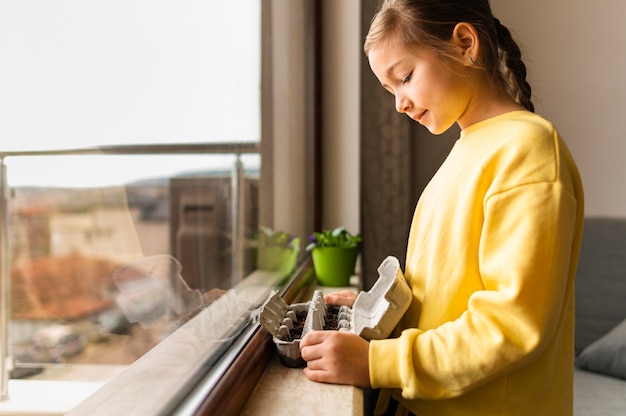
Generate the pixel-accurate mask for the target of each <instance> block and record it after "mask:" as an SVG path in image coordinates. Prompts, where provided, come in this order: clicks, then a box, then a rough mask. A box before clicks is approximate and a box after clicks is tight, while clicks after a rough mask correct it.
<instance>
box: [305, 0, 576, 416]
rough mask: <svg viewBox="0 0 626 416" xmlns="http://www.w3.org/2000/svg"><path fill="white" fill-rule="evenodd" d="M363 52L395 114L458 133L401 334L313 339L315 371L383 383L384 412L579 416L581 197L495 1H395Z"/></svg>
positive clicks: (430, 207)
mask: <svg viewBox="0 0 626 416" xmlns="http://www.w3.org/2000/svg"><path fill="white" fill-rule="evenodd" d="M365 52H366V55H367V57H368V59H369V63H370V66H371V69H372V71H373V72H374V74H375V75H376V77H377V78H378V80H379V81H380V83H381V84H382V86H383V87H384V88H386V89H387V90H388V91H389V92H390V93H391V94H393V95H394V96H395V105H396V109H397V110H398V111H399V112H401V113H405V114H406V115H408V116H409V117H411V118H412V119H413V120H415V121H416V122H418V123H420V124H422V125H423V126H425V127H426V128H428V129H429V130H430V131H431V132H432V133H434V134H439V133H442V132H444V131H446V130H447V129H448V128H450V127H451V126H452V125H453V124H454V123H457V124H458V125H459V127H460V128H461V135H460V137H459V139H458V140H457V142H456V144H455V146H454V148H453V149H452V151H451V152H450V154H449V155H448V157H447V159H446V160H445V162H444V163H443V164H442V166H441V167H440V168H439V170H438V172H437V173H436V175H435V176H434V177H433V179H432V180H431V182H430V183H429V185H428V186H427V187H426V189H425V190H424V192H423V194H422V196H421V198H420V200H419V201H418V204H417V207H416V210H415V215H414V218H413V223H412V225H411V231H410V235H409V242H408V250H407V257H406V267H405V277H406V279H407V281H408V283H409V285H410V287H411V290H412V293H413V298H412V302H411V305H410V307H409V309H408V311H407V312H406V314H405V315H404V316H403V318H402V320H401V322H400V324H399V325H398V327H397V328H396V330H395V331H394V334H393V338H390V339H385V340H378V341H371V342H369V343H368V342H367V341H365V340H363V339H362V338H360V337H358V336H356V335H354V334H350V333H345V332H336V331H319V332H313V333H310V334H308V335H307V336H306V337H304V339H303V340H302V342H301V344H300V347H301V353H302V357H303V358H304V359H305V360H306V361H307V368H306V369H305V370H304V372H305V374H306V376H307V377H308V378H310V379H311V380H315V381H320V382H328V383H340V384H353V385H356V386H361V387H372V388H375V389H378V388H381V389H382V390H381V392H380V397H379V400H378V406H377V412H378V413H380V412H384V411H385V409H386V408H387V405H388V404H389V403H390V401H391V403H393V404H394V407H395V406H398V414H403V413H404V414H406V413H408V412H411V413H413V414H415V415H427V416H432V415H437V416H440V415H471V416H476V415H480V416H486V415H533V416H536V415H542V416H546V415H558V416H563V415H568V414H569V415H571V414H572V412H573V410H572V406H573V397H572V390H573V361H574V360H573V358H574V357H573V356H574V345H573V335H574V275H575V271H576V264H577V260H578V252H579V246H580V241H581V235H582V223H583V190H582V185H581V181H580V177H579V174H578V170H577V168H576V165H575V162H574V160H573V159H572V156H571V155H570V153H569V151H568V150H567V147H566V145H565V143H564V142H563V140H562V139H561V137H560V136H559V133H558V132H557V131H556V129H555V128H554V127H553V126H552V124H550V122H548V121H546V120H545V119H543V118H542V117H540V116H538V115H535V114H534V113H533V111H534V108H533V104H532V102H531V100H530V86H529V85H528V83H527V82H526V79H525V77H526V70H525V66H524V64H523V62H522V60H521V57H520V51H519V48H518V47H517V45H516V44H515V42H514V41H513V39H512V38H511V34H510V32H509V30H508V29H507V28H506V27H504V26H503V25H502V24H501V23H500V22H499V21H498V20H497V19H496V18H494V17H493V15H492V12H491V9H490V6H489V3H488V0H386V1H385V2H384V3H383V5H382V7H381V9H380V10H379V12H378V13H377V15H376V16H375V17H374V19H373V21H372V24H371V27H370V31H369V34H368V36H367V39H366V42H365ZM354 298H355V295H353V294H350V293H347V292H343V293H337V294H335V295H330V296H328V297H327V299H326V301H327V303H329V304H332V303H335V304H345V305H352V303H353V302H354ZM395 401H398V402H399V404H398V403H395Z"/></svg>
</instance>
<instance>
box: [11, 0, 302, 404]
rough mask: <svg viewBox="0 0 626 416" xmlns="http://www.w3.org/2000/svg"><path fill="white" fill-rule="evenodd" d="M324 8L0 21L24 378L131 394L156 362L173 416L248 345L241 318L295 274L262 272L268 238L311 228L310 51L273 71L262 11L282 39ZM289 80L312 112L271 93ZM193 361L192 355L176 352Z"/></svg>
mask: <svg viewBox="0 0 626 416" xmlns="http://www.w3.org/2000/svg"><path fill="white" fill-rule="evenodd" d="M308 4H309V2H308V1H303V2H302V3H298V4H296V3H295V2H291V3H290V2H287V3H285V4H283V5H276V6H272V5H271V2H265V1H263V2H262V1H260V0H237V1H232V2H219V3H207V2H204V1H200V0H197V1H190V2H184V3H180V2H176V1H171V0H160V1H147V0H136V1H116V2H104V3H103V2H97V3H93V2H90V3H85V2H81V1H78V0H59V1H54V2H47V1H27V2H17V3H15V2H11V3H9V4H3V5H2V6H0V37H1V38H3V39H4V41H3V42H2V43H1V44H0V53H1V54H2V56H3V65H2V66H1V68H0V90H1V91H2V94H1V97H0V134H1V135H2V136H3V137H4V138H6V140H3V144H2V147H1V148H0V156H1V159H2V165H3V169H4V173H5V175H3V179H4V180H5V186H6V187H7V188H8V189H9V190H10V193H9V192H6V195H9V194H10V196H11V197H10V198H9V199H8V200H6V201H4V202H5V203H6V206H5V207H4V208H5V211H4V213H5V214H6V215H4V216H3V217H4V219H5V222H6V224H8V227H6V230H7V233H6V236H5V243H6V244H5V245H4V246H3V250H2V251H3V253H4V254H3V256H4V257H3V261H2V264H3V265H4V264H7V265H8V266H9V270H7V273H5V276H2V279H3V284H7V283H8V282H10V288H11V296H10V297H7V296H3V302H2V303H0V306H1V307H2V308H3V312H10V315H9V316H10V318H11V319H10V321H8V322H9V323H8V328H7V329H8V332H9V335H10V336H9V340H8V343H7V345H4V346H3V348H2V350H1V352H2V355H6V354H10V356H11V357H12V358H13V359H14V360H15V366H14V368H13V369H12V376H13V377H14V378H22V379H27V380H31V379H38V380H48V379H50V378H53V377H57V376H59V375H60V376H61V378H63V377H67V378H66V379H72V378H73V377H78V378H81V379H86V378H88V377H89V376H90V375H93V376H94V378H96V379H108V378H113V382H112V383H109V384H115V382H116V381H117V382H118V383H117V386H120V385H125V384H124V381H125V380H128V377H131V378H132V376H133V374H136V369H138V368H139V369H141V367H142V365H143V363H145V362H159V363H160V365H158V366H155V367H151V368H154V371H157V368H160V369H162V368H163V366H166V367H167V366H168V365H171V369H172V371H171V372H164V373H160V374H159V376H161V377H162V378H172V379H173V380H174V381H173V384H170V385H166V386H165V387H164V388H165V389H167V391H161V392H159V391H152V392H151V393H152V394H153V396H154V397H159V398H160V399H161V400H160V401H157V400H152V401H151V405H152V406H155V408H154V409H151V410H154V411H155V412H156V411H157V408H159V409H163V408H167V406H171V404H169V403H170V402H171V399H172V397H173V396H176V395H178V396H180V394H179V389H184V388H186V387H189V386H188V384H190V383H191V384H193V383H195V382H196V381H197V379H198V377H199V375H198V374H200V373H201V372H202V371H205V372H206V369H207V367H211V366H215V365H217V360H218V358H219V357H220V356H221V354H222V353H223V352H224V351H225V350H226V349H227V348H228V347H229V346H231V345H233V344H236V343H237V340H238V339H239V335H240V332H242V331H245V330H246V329H245V328H246V325H241V324H242V322H237V321H241V320H243V321H249V320H250V311H251V310H252V309H253V308H254V307H256V306H258V305H259V304H260V303H261V302H262V301H263V300H264V299H265V297H266V296H267V294H268V293H269V292H270V291H271V290H272V289H274V288H276V287H280V285H281V284H283V283H284V278H285V270H284V269H281V270H263V269H262V270H258V267H257V263H258V262H257V261H256V260H257V259H258V251H259V241H260V240H261V238H260V235H261V232H260V230H259V226H260V225H264V226H266V227H267V226H269V227H272V229H284V230H288V229H290V227H291V226H293V227H294V229H295V230H296V232H297V235H298V236H299V237H303V236H304V235H307V234H308V232H309V231H310V230H311V228H312V226H311V224H310V222H309V221H310V220H309V219H308V218H310V216H311V213H310V210H311V208H308V207H310V206H313V205H312V204H310V203H306V202H305V198H306V196H305V195H302V191H301V190H302V189H305V188H306V189H308V188H307V187H303V186H302V185H303V184H310V183H312V181H311V179H310V178H311V175H310V174H309V173H310V172H311V169H310V167H311V163H310V162H309V161H308V160H307V161H306V162H305V159H307V145H306V143H307V140H308V141H310V139H311V134H310V132H309V131H307V129H306V128H304V127H303V126H304V125H305V124H306V123H307V122H308V121H307V120H309V119H310V115H309V114H311V113H310V112H309V111H308V110H306V109H305V106H303V105H302V103H306V102H308V101H307V98H306V96H305V94H298V91H300V92H302V91H303V90H304V86H303V85H305V84H306V82H308V81H307V80H309V79H310V78H309V75H307V74H306V72H307V71H305V70H304V67H305V65H304V55H301V56H299V57H298V59H299V61H298V60H292V61H294V62H295V64H294V65H295V68H294V65H292V63H287V62H289V61H290V59H287V60H286V61H282V62H280V64H279V67H278V68H276V67H275V66H274V68H272V65H269V64H267V63H266V64H263V65H262V60H261V53H260V51H261V47H260V46H261V35H262V34H264V35H265V36H268V37H269V35H268V34H267V33H266V32H265V31H262V30H261V24H262V19H261V17H262V13H261V11H262V10H264V14H263V15H264V16H265V17H264V18H263V21H264V22H265V23H263V25H264V27H265V28H267V27H270V26H271V27H272V30H275V31H277V32H280V31H282V32H283V33H286V32H288V31H290V30H293V27H292V26H289V25H294V22H293V21H292V19H291V18H286V16H293V15H296V20H295V22H296V23H295V27H296V29H297V27H298V25H299V26H300V28H302V26H303V25H302V21H303V20H304V19H305V15H306V14H305V13H304V10H305V8H306V7H307V5H308ZM279 6H280V7H279ZM234 16H236V18H233V17H234ZM269 22H273V24H272V25H270V23H269ZM298 22H299V23H298ZM281 25H282V26H281ZM225 39H228V41H227V42H226V41H224V40H225ZM280 39H281V40H280V41H278V42H283V43H284V44H287V45H288V47H289V48H288V49H291V50H292V52H290V53H291V54H294V53H302V52H297V51H300V50H306V48H301V47H300V46H302V44H304V43H305V42H306V37H305V36H304V34H303V31H302V29H300V32H298V33H297V35H296V36H282V37H280ZM294 46H295V47H294ZM280 47H281V46H280V45H274V46H273V47H272V48H270V49H268V51H269V52H268V51H266V52H265V54H266V57H265V58H264V59H265V62H267V61H268V60H274V59H275V57H273V56H272V55H271V54H272V52H271V51H272V50H274V51H275V50H278V49H279V48H280ZM294 51H295V52H294ZM287 55H289V54H287ZM284 56H285V55H284V54H283V58H284ZM281 59H282V58H281ZM298 62H301V63H298ZM268 68H272V71H274V72H272V73H270V74H267V72H268ZM263 71H265V72H266V75H265V76H264V79H265V81H264V82H263V84H264V87H263V88H264V89H265V90H264V91H265V92H264V93H263V95H264V97H265V98H263V97H262V91H263V90H262V89H261V86H262V85H261V73H262V72H263ZM281 72H282V73H288V72H289V73H292V78H295V81H294V80H293V79H292V80H291V81H290V82H292V85H291V88H292V91H294V93H295V94H296V95H299V96H300V97H304V98H301V99H299V100H294V99H293V97H285V96H281V97H280V98H279V99H276V97H274V94H275V91H276V90H277V89H278V90H282V89H284V87H285V86H284V85H283V84H282V83H283V82H284V81H282V80H280V79H279V78H278V77H279V76H280V73H281ZM268 80H269V81H268ZM294 85H295V86H294ZM261 103H263V108H264V110H263V111H264V114H263V119H264V122H263V123H261V118H262V115H261V110H260V109H261V108H262V106H261ZM294 103H296V104H298V105H297V106H296V107H295V108H293V107H292V106H293V104H294ZM268 104H269V106H268ZM281 106H284V107H285V109H284V110H283V112H282V114H281V117H275V114H276V113H277V112H278V109H280V107H281ZM283 115H284V116H285V117H284V118H283V117H282V116H283ZM287 119H289V120H287ZM285 123H287V124H289V127H288V128H287V129H283V124H285ZM293 126H296V127H295V129H294V127H293ZM262 136H263V140H260V139H261V137H262ZM284 144H287V145H288V149H287V151H283V150H284V149H283V145H284ZM261 155H262V156H263V163H261ZM295 167H297V168H299V169H301V168H303V167H304V168H305V169H304V170H302V171H296V169H294V168H295ZM286 171H291V179H290V180H289V181H288V182H285V176H284V173H285V172H286ZM281 172H282V173H281ZM277 184H278V185H277ZM285 184H286V185H287V186H284V185H285ZM294 189H297V190H298V195H296V196H293V195H292V191H293V190H294ZM278 199H282V201H281V204H277V203H275V202H273V201H275V200H278ZM309 202H310V201H309ZM304 207H307V208H306V209H304ZM272 229H270V230H269V231H271V230H272ZM264 230H265V231H267V228H265V229H264ZM240 237H241V238H240ZM216 247H217V248H216ZM207 253H211V255H208V254H207ZM216 276H218V279H217V280H215V279H214V278H215V277H216ZM3 293H4V292H3ZM8 300H10V302H7V301H8ZM9 306H10V310H9V309H8V308H9ZM198 306H199V307H198ZM247 323H249V322H247ZM234 324H239V326H237V325H234ZM198 334H200V336H198ZM190 336H191V338H189V337H190ZM3 341H6V338H4V339H3ZM177 347H181V348H187V347H191V348H192V350H191V351H189V350H186V351H187V354H180V355H176V356H172V355H169V354H170V353H171V351H173V350H172V348H174V349H176V348H177ZM231 348H232V347H231ZM176 357H179V358H180V357H182V361H176ZM210 357H213V358H210ZM140 358H141V361H138V359H140ZM175 361H176V362H175ZM79 364H90V365H89V366H85V365H82V366H81V365H79ZM94 364H97V365H94ZM67 369H71V370H73V371H76V370H79V369H80V370H81V371H82V370H87V372H88V373H90V374H84V373H81V374H80V375H78V376H77V374H76V373H75V372H74V373H72V371H70V372H69V373H71V374H69V373H68V372H65V371H64V370H67ZM64 374H65V375H64ZM109 384H107V386H108V385H109ZM131 384H132V382H131ZM112 388H113V389H114V390H115V389H116V388H117V387H115V386H114V387H112ZM160 388H163V385H161V387H160ZM126 393H128V391H126ZM158 393H161V394H158ZM9 395H10V392H9ZM135 399H136V400H137V401H140V400H139V398H135Z"/></svg>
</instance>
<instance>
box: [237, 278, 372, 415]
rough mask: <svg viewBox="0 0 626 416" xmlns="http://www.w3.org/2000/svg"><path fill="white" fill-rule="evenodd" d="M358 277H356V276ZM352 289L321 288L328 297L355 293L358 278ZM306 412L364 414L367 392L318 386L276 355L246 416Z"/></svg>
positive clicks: (334, 385) (349, 387)
mask: <svg viewBox="0 0 626 416" xmlns="http://www.w3.org/2000/svg"><path fill="white" fill-rule="evenodd" d="M355 278H356V276H355ZM351 283H352V284H353V286H351V287H349V288H330V287H318V289H321V290H322V292H323V293H324V294H327V293H331V292H335V291H338V290H342V289H351V290H354V291H355V292H356V291H358V289H357V288H360V284H359V281H358V278H356V280H352V281H351ZM303 409H306V412H307V414H311V415H320V416H321V415H331V414H337V415H362V414H363V390H362V389H360V388H358V387H354V386H342V385H336V384H324V383H317V382H314V381H311V380H309V379H308V378H306V376H305V375H304V373H303V371H302V369H301V368H289V367H286V366H284V365H282V364H281V363H280V361H279V360H278V354H277V353H276V352H274V354H273V356H272V359H271V361H270V363H269V364H268V366H267V368H266V369H265V372H264V373H263V376H262V377H261V380H259V383H258V384H257V386H256V388H255V390H254V391H253V393H252V395H251V396H250V399H249V400H248V403H247V404H246V407H245V408H244V409H243V412H242V415H244V416H263V415H293V414H300V413H302V410H303Z"/></svg>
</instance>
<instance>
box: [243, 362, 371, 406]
mask: <svg viewBox="0 0 626 416" xmlns="http://www.w3.org/2000/svg"><path fill="white" fill-rule="evenodd" d="M304 409H306V413H307V414H310V415H355V416H356V415H362V414H363V390H361V389H360V388H358V387H353V386H340V385H336V384H324V383H316V382H314V381H311V380H309V379H308V378H306V376H305V375H304V373H303V372H302V369H301V368H289V367H285V366H283V365H282V364H280V362H279V361H278V355H277V354H274V356H273V357H272V360H271V361H270V363H269V365H268V366H267V368H266V370H265V373H264V374H263V377H262V378H261V380H260V381H259V384H258V385H257V387H256V389H255V390H254V392H253V393H252V396H251V397H250V400H249V401H248V404H247V405H246V407H245V408H244V410H243V412H242V415H244V416H264V415H297V414H302V412H303V411H304Z"/></svg>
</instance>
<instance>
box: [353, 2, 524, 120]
mask: <svg viewBox="0 0 626 416" xmlns="http://www.w3.org/2000/svg"><path fill="white" fill-rule="evenodd" d="M460 22H467V23H470V24H472V25H473V26H474V27H475V28H476V30H477V32H478V36H479V37H480V40H481V43H482V45H483V48H482V51H481V54H480V57H479V62H477V63H476V66H477V67H479V68H481V69H483V70H484V71H486V72H487V73H488V74H489V75H490V77H491V79H492V80H493V81H494V82H496V83H499V84H500V85H501V86H502V87H503V88H504V90H505V91H506V92H507V94H509V95H510V96H511V98H513V99H514V100H515V101H516V102H517V103H518V104H520V105H522V106H523V107H524V108H526V109H527V110H529V111H532V112H534V110H535V107H534V105H533V103H532V101H531V88H530V84H529V83H528V81H527V80H526V65H525V64H524V62H523V61H522V54H521V51H520V48H519V47H518V45H517V43H515V41H514V40H513V37H512V36H511V32H510V31H509V29H507V27H506V26H504V25H503V24H501V23H500V21H499V20H498V19H496V18H495V17H494V16H493V13H492V12H491V7H490V5H489V0H444V1H442V0H384V1H383V3H382V5H381V7H380V9H379V10H378V12H377V13H376V15H375V16H374V18H373V19H372V23H371V25H370V29H369V32H368V34H367V37H366V39H365V45H364V50H365V53H366V54H368V53H369V51H370V50H372V49H374V48H375V47H379V46H381V45H384V44H385V42H389V41H390V40H399V41H401V42H403V43H404V44H406V45H411V44H420V45H424V46H427V47H430V48H432V49H433V50H435V51H436V52H437V53H438V54H439V55H440V57H441V58H442V59H444V60H458V59H459V58H458V55H457V51H456V50H455V49H454V47H453V46H452V44H451V42H450V39H451V38H452V33H453V31H454V28H455V27H456V25H457V24H458V23H460Z"/></svg>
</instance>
